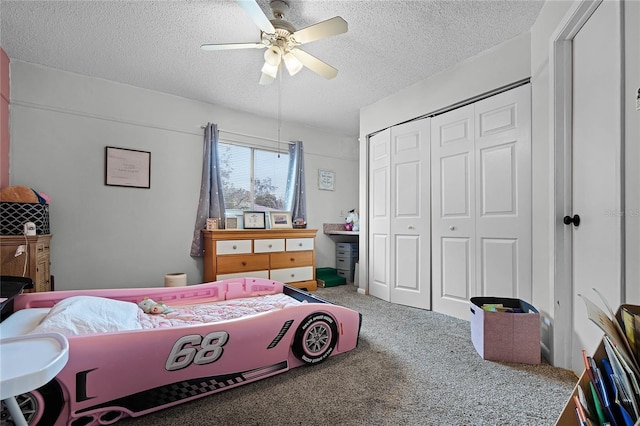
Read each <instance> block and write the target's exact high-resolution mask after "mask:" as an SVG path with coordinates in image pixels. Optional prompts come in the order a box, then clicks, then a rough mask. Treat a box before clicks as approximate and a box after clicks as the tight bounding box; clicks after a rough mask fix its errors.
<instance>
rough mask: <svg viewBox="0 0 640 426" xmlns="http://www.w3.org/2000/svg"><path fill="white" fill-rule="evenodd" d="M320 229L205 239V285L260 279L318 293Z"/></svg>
mask: <svg viewBox="0 0 640 426" xmlns="http://www.w3.org/2000/svg"><path fill="white" fill-rule="evenodd" d="M316 232H317V230H316V229H266V230H262V229H261V230H253V229H219V230H213V231H202V233H203V235H204V280H203V281H204V282H210V281H218V280H223V279H227V278H238V277H256V278H267V279H272V280H274V281H280V282H283V283H286V284H289V285H291V286H292V287H297V288H304V289H307V290H308V291H315V290H316V289H317V288H318V285H317V283H316V256H315V238H316Z"/></svg>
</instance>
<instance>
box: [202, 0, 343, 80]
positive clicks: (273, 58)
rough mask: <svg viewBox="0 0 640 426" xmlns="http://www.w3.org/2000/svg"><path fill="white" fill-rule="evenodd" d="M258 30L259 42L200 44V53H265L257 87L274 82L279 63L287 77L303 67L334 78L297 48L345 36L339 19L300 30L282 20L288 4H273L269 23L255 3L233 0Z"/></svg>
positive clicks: (330, 71) (329, 70) (323, 65)
mask: <svg viewBox="0 0 640 426" xmlns="http://www.w3.org/2000/svg"><path fill="white" fill-rule="evenodd" d="M236 1H237V3H238V4H239V5H240V6H241V7H242V8H243V9H244V11H245V12H246V13H247V14H248V15H249V16H250V17H251V19H253V22H255V23H256V25H257V26H258V27H259V28H260V30H261V35H260V39H261V41H259V42H255V43H227V44H203V45H202V46H200V48H201V49H202V50H229V49H267V50H266V51H265V53H264V60H265V62H264V65H263V67H262V70H261V71H262V76H261V77H260V84H262V85H267V84H270V83H272V82H273V80H274V79H275V78H276V76H277V75H278V70H279V68H280V65H281V64H282V62H284V65H285V67H286V68H287V70H288V71H289V74H290V75H294V74H296V73H297V72H298V71H300V70H301V69H302V67H303V66H305V67H307V68H309V69H310V70H311V71H313V72H315V73H316V74H319V75H321V76H322V77H324V78H326V79H331V78H334V77H335V76H336V75H337V74H338V70H337V69H335V68H334V67H332V66H331V65H329V64H327V63H325V62H323V61H321V60H320V59H318V58H316V57H315V56H313V55H310V54H309V53H307V52H305V51H304V50H301V49H299V48H298V46H300V45H302V44H305V43H310V42H312V41H316V40H320V39H323V38H327V37H331V36H334V35H338V34H343V33H346V32H347V29H348V28H347V22H346V21H345V20H344V19H342V18H341V17H339V16H336V17H334V18H331V19H328V20H326V21H322V22H319V23H317V24H314V25H311V26H309V27H306V28H302V29H300V30H296V29H295V27H294V26H293V25H291V24H290V23H289V22H287V21H285V20H284V17H285V14H286V12H287V11H288V10H289V4H288V3H287V2H286V1H282V0H273V1H272V2H271V3H270V5H271V10H272V11H273V16H274V19H271V20H270V19H269V18H267V16H266V15H265V14H264V12H263V11H262V9H260V6H259V5H258V3H257V2H256V1H255V0H236Z"/></svg>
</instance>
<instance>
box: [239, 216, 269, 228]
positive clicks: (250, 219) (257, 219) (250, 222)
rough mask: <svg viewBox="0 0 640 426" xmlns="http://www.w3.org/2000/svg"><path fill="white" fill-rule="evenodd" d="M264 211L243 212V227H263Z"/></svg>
mask: <svg viewBox="0 0 640 426" xmlns="http://www.w3.org/2000/svg"><path fill="white" fill-rule="evenodd" d="M264 218H265V214H264V212H243V213H242V220H243V222H244V229H265V228H266V226H265V225H266V223H265V219H264Z"/></svg>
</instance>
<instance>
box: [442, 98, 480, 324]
mask: <svg viewBox="0 0 640 426" xmlns="http://www.w3.org/2000/svg"><path fill="white" fill-rule="evenodd" d="M473 113H474V109H473V105H468V106H465V107H462V108H458V109H456V110H453V111H450V112H447V113H445V114H442V115H439V116H436V117H434V118H433V119H432V120H431V173H432V188H433V191H432V197H431V198H432V199H431V203H432V227H431V228H432V256H433V260H432V280H433V301H432V303H433V310H434V311H437V312H442V313H445V314H447V315H452V316H455V317H458V318H463V319H468V318H469V297H471V296H472V295H474V294H475V293H476V288H475V284H476V280H475V274H476V266H475V262H476V258H475V244H476V242H475V182H474V176H475V166H476V162H475V151H474V149H475V145H474V125H475V122H474V119H473Z"/></svg>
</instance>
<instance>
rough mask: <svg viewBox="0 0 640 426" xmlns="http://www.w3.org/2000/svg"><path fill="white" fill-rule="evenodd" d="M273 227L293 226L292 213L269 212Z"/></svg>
mask: <svg viewBox="0 0 640 426" xmlns="http://www.w3.org/2000/svg"><path fill="white" fill-rule="evenodd" d="M269 218H270V224H271V228H272V229H274V228H293V223H292V222H291V213H289V212H269Z"/></svg>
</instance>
